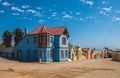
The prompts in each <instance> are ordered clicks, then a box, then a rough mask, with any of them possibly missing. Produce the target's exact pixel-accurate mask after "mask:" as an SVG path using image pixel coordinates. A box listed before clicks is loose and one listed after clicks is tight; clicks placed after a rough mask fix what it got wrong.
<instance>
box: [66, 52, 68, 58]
mask: <svg viewBox="0 0 120 78" xmlns="http://www.w3.org/2000/svg"><path fill="white" fill-rule="evenodd" d="M65 57H66V58H67V57H68V52H67V50H65Z"/></svg>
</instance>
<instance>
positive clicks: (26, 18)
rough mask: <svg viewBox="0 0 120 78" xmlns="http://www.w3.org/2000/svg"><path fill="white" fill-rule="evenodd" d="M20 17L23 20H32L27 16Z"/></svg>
mask: <svg viewBox="0 0 120 78" xmlns="http://www.w3.org/2000/svg"><path fill="white" fill-rule="evenodd" d="M22 19H25V20H32V18H28V17H23V18H22Z"/></svg>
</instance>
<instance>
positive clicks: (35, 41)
mask: <svg viewBox="0 0 120 78" xmlns="http://www.w3.org/2000/svg"><path fill="white" fill-rule="evenodd" d="M36 43H37V37H36V36H34V44H36Z"/></svg>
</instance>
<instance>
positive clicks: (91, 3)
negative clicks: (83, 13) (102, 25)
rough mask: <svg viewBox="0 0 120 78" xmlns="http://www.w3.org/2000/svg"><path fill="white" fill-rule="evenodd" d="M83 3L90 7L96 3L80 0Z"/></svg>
mask: <svg viewBox="0 0 120 78" xmlns="http://www.w3.org/2000/svg"><path fill="white" fill-rule="evenodd" d="M80 1H81V2H83V3H84V4H88V5H90V6H93V4H94V2H93V1H89V0H80Z"/></svg>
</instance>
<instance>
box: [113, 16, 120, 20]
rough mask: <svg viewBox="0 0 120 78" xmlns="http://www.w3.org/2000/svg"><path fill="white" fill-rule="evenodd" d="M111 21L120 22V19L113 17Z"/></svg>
mask: <svg viewBox="0 0 120 78" xmlns="http://www.w3.org/2000/svg"><path fill="white" fill-rule="evenodd" d="M112 20H113V21H120V17H113V18H112Z"/></svg>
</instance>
